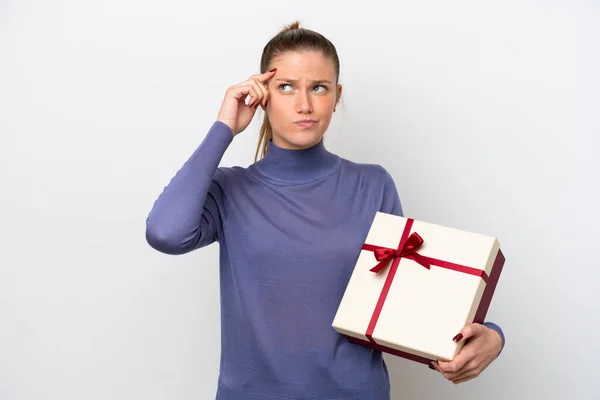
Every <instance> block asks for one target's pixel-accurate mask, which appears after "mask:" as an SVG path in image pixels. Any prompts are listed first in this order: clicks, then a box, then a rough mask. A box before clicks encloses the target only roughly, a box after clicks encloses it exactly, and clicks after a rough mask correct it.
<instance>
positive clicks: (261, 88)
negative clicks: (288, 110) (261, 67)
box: [217, 69, 277, 136]
mask: <svg viewBox="0 0 600 400" xmlns="http://www.w3.org/2000/svg"><path fill="white" fill-rule="evenodd" d="M276 70H277V69H272V70H271V71H268V72H265V73H264V74H259V75H252V76H251V77H250V78H249V79H248V80H247V81H244V82H242V83H239V84H237V85H234V86H231V87H229V88H228V89H227V92H225V98H224V99H223V104H222V105H221V109H220V110H219V116H218V117H217V120H218V121H221V122H223V123H224V124H226V125H227V126H229V128H231V131H232V132H233V136H235V135H237V134H238V133H240V132H242V131H243V130H244V129H246V128H247V127H248V125H249V124H250V121H252V118H253V117H254V114H255V113H256V109H257V108H258V106H259V105H262V106H263V107H266V106H267V100H268V97H269V92H268V91H267V87H266V83H267V82H268V81H269V79H271V78H272V77H273V76H274V75H275V72H276ZM248 95H250V100H249V101H248V104H246V97H247V96H248Z"/></svg>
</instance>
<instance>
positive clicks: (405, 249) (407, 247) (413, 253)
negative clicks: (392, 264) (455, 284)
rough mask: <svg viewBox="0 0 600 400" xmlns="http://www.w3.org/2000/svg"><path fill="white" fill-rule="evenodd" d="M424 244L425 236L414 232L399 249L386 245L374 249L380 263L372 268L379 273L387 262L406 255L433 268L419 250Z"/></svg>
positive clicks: (428, 267)
mask: <svg viewBox="0 0 600 400" xmlns="http://www.w3.org/2000/svg"><path fill="white" fill-rule="evenodd" d="M422 244H423V238H422V237H421V236H419V234H418V233H417V232H413V233H412V234H411V235H410V236H409V237H408V239H406V241H405V242H404V243H402V244H401V245H400V247H399V248H398V250H394V249H389V248H386V247H378V248H376V249H375V250H374V254H375V259H377V261H379V264H377V265H376V266H374V267H373V268H371V269H370V271H371V272H375V273H378V272H379V271H381V270H382V269H383V268H384V267H385V266H386V265H387V263H388V262H389V261H390V260H392V259H394V258H396V257H404V258H409V259H411V260H414V261H416V262H417V263H419V264H421V265H422V266H424V267H425V268H427V269H431V264H430V263H429V261H428V260H427V258H426V257H423V256H422V255H420V254H419V253H417V250H418V249H419V247H421V245H422Z"/></svg>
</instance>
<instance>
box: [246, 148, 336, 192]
mask: <svg viewBox="0 0 600 400" xmlns="http://www.w3.org/2000/svg"><path fill="white" fill-rule="evenodd" d="M338 162H339V157H338V156H337V155H335V154H333V153H330V152H329V151H327V149H325V145H324V143H323V140H322V139H321V141H319V143H317V144H315V145H313V146H311V147H308V148H305V149H300V150H295V149H286V148H283V147H279V146H277V145H276V144H274V143H273V140H272V139H269V144H268V151H267V155H266V156H265V157H264V158H263V159H261V160H259V161H258V162H256V163H255V164H254V167H255V168H256V169H257V170H258V171H259V172H260V173H261V174H262V175H264V176H267V177H269V178H272V179H275V180H277V181H281V182H286V183H303V182H310V181H312V180H315V179H318V178H320V177H322V176H325V175H328V174H329V173H330V172H332V171H333V169H334V168H335V167H336V166H337V165H338Z"/></svg>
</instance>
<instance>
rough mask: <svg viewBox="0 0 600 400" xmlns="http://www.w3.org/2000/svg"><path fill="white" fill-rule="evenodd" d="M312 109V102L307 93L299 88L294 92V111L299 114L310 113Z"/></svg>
mask: <svg viewBox="0 0 600 400" xmlns="http://www.w3.org/2000/svg"><path fill="white" fill-rule="evenodd" d="M312 111H313V109H312V102H311V99H310V96H309V94H308V93H306V92H305V91H304V90H299V91H298V92H297V94H296V112H298V113H299V114H310V113H312Z"/></svg>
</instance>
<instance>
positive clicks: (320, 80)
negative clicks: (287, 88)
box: [274, 78, 332, 85]
mask: <svg viewBox="0 0 600 400" xmlns="http://www.w3.org/2000/svg"><path fill="white" fill-rule="evenodd" d="M274 81H284V82H290V83H296V82H298V80H296V79H287V78H277V79H274ZM311 83H329V84H330V85H331V84H332V83H331V82H330V81H328V80H327V79H319V80H316V81H312V82H311Z"/></svg>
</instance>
